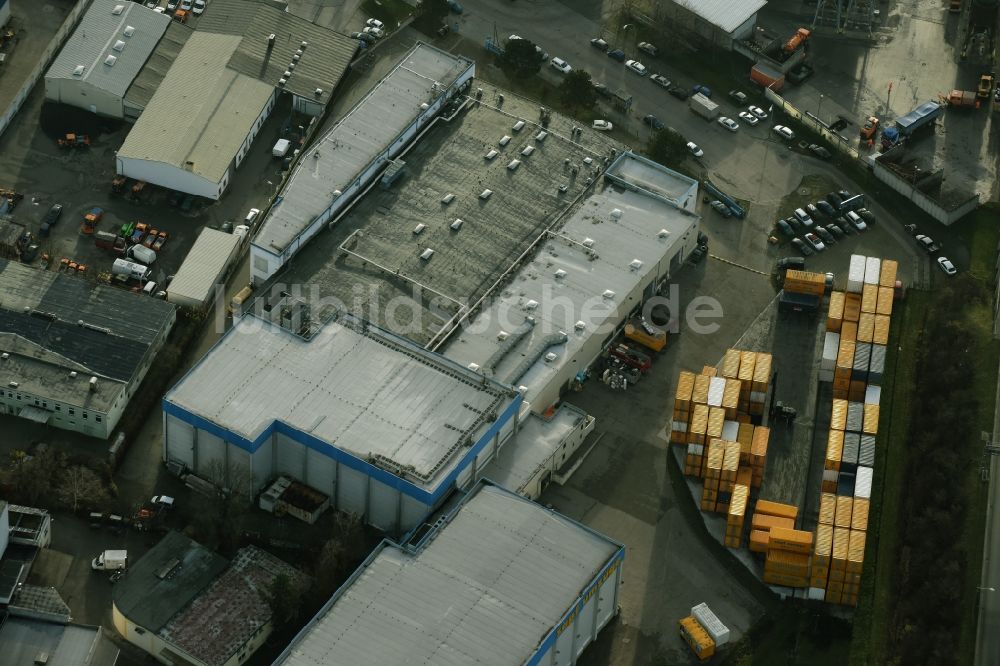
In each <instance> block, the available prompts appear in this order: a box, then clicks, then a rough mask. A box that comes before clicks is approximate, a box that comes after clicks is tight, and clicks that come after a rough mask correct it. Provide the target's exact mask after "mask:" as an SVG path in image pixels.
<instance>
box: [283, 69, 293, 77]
mask: <svg viewBox="0 0 1000 666" xmlns="http://www.w3.org/2000/svg"><path fill="white" fill-rule="evenodd" d="M291 75H292V72H291V70H288V69H286V70H285V73H284V74H283V76H284V77H285V78H286V79H287V78H288V77H290V76H291Z"/></svg>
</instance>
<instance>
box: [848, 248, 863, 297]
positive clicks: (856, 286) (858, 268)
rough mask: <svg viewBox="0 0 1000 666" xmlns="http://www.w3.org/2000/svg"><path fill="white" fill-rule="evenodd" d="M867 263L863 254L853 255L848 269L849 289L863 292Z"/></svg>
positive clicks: (858, 292) (857, 292)
mask: <svg viewBox="0 0 1000 666" xmlns="http://www.w3.org/2000/svg"><path fill="white" fill-rule="evenodd" d="M865 263H866V261H865V256H864V255H863V254H852V255H851V263H850V266H849V268H848V269H847V291H851V292H854V293H855V294H860V293H861V287H862V285H864V283H865Z"/></svg>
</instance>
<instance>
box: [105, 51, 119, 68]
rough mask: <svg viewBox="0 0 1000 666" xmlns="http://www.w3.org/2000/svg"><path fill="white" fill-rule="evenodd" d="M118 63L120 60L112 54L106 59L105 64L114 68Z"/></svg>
mask: <svg viewBox="0 0 1000 666" xmlns="http://www.w3.org/2000/svg"><path fill="white" fill-rule="evenodd" d="M116 62H118V58H117V57H115V56H113V55H110V54H108V57H107V58H105V59H104V64H105V65H107V66H108V67H114V66H115V63H116Z"/></svg>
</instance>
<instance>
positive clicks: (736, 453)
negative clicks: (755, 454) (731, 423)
mask: <svg viewBox="0 0 1000 666" xmlns="http://www.w3.org/2000/svg"><path fill="white" fill-rule="evenodd" d="M739 467H740V443H739V442H726V443H725V450H724V451H723V454H722V479H723V480H724V481H729V482H735V481H736V472H737V470H739Z"/></svg>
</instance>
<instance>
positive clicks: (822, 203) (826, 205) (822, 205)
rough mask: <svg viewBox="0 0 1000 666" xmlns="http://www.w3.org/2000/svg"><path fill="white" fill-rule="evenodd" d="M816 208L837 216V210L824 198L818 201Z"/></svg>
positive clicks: (830, 215)
mask: <svg viewBox="0 0 1000 666" xmlns="http://www.w3.org/2000/svg"><path fill="white" fill-rule="evenodd" d="M816 208H818V209H819V212H821V213H823V215H826V216H827V217H836V215H837V210H836V209H835V208H834V207H833V206H831V205H830V204H829V202H827V201H824V200H823V199H820V200H819V201H817V202H816Z"/></svg>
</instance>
